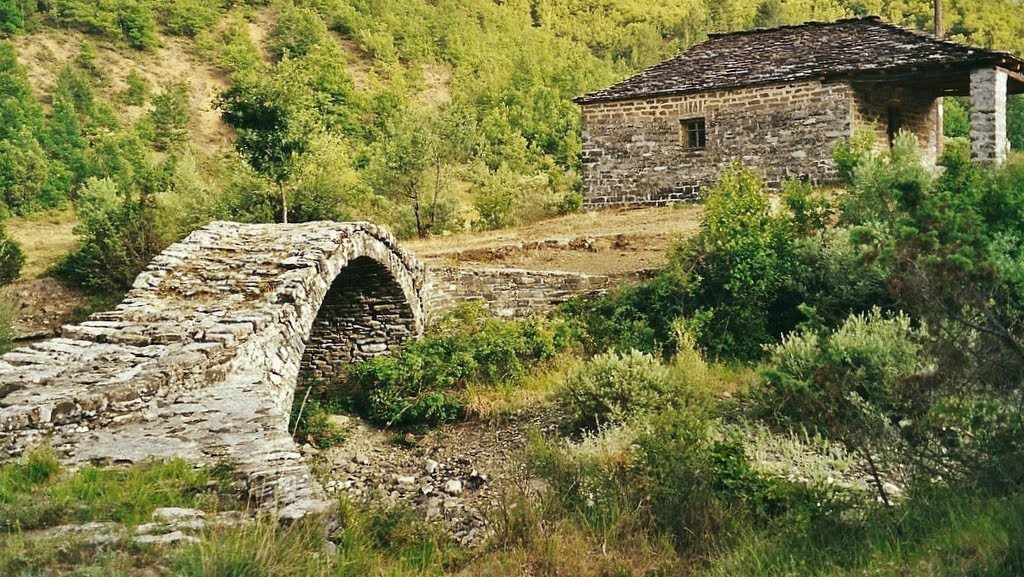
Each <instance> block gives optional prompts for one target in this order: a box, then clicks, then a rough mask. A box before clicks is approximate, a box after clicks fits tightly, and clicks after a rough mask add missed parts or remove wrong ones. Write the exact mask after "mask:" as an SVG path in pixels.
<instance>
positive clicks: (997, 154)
mask: <svg viewBox="0 0 1024 577" xmlns="http://www.w3.org/2000/svg"><path fill="white" fill-rule="evenodd" d="M1006 80H1007V74H1006V71H1005V70H1001V69H999V68H980V69H978V70H974V71H972V72H971V158H972V159H974V160H977V161H978V162H984V163H991V164H1001V163H1002V162H1004V161H1005V160H1006V149H1007V140H1006Z"/></svg>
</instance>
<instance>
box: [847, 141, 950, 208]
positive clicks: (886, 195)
mask: <svg viewBox="0 0 1024 577" xmlns="http://www.w3.org/2000/svg"><path fill="white" fill-rule="evenodd" d="M930 182H931V177H930V176H929V175H928V172H927V171H926V170H925V168H924V166H923V165H922V164H921V157H920V155H919V154H918V149H917V138H916V137H915V136H914V135H913V134H909V133H907V132H903V131H900V133H899V134H898V135H897V136H896V139H895V140H894V141H893V144H892V148H891V149H890V150H889V151H887V152H885V153H883V154H876V155H870V156H868V157H867V158H864V159H863V161H862V162H860V164H858V165H856V168H855V169H854V171H853V174H852V180H851V184H852V190H851V191H849V193H848V194H847V195H845V196H844V197H843V199H842V200H841V209H842V221H843V222H846V223H851V224H864V223H866V222H870V221H877V222H892V221H893V219H894V218H895V217H896V215H897V214H899V213H900V212H903V211H908V210H912V209H914V208H915V207H916V206H917V204H918V203H920V202H921V201H922V200H923V198H924V196H925V195H926V192H927V188H928V186H929V185H930Z"/></svg>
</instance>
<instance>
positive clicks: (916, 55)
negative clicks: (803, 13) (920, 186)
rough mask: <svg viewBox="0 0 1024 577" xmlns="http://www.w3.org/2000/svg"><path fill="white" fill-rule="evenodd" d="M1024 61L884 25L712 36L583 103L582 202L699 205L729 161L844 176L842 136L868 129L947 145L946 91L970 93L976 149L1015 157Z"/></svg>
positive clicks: (887, 137)
mask: <svg viewBox="0 0 1024 577" xmlns="http://www.w3.org/2000/svg"><path fill="white" fill-rule="evenodd" d="M1022 92H1024V62H1022V61H1021V59H1019V58H1017V57H1015V56H1013V55H1010V54H1006V53H1002V52H994V51H991V50H985V49H981V48H973V47H969V46H965V45H962V44H958V43H956V42H951V41H948V40H942V39H939V38H936V37H934V36H931V35H929V34H925V33H921V32H915V31H910V30H906V29H903V28H900V27H897V26H893V25H891V24H887V23H885V22H882V21H881V20H880V19H879V18H877V17H869V18H858V19H848V20H840V21H838V22H833V23H819V22H809V23H806V24H801V25H797V26H785V27H781V28H772V29H766V30H752V31H747V32H735V33H730V34H712V35H710V37H709V38H708V40H707V41H706V42H703V43H701V44H698V45H696V46H694V47H692V48H690V49H689V50H687V51H686V52H684V53H682V54H680V55H679V56H677V57H675V58H672V59H670V60H667V61H665V62H662V63H661V64H657V65H655V66H652V67H651V68H648V69H646V70H644V71H642V72H640V73H638V74H636V75H635V76H632V77H630V78H627V79H626V80H623V81H622V82H619V83H618V84H615V85H614V86H611V87H609V88H606V89H604V90H599V91H597V92H592V93H590V94H586V95H584V96H581V97H579V98H577V99H576V102H577V104H579V105H580V107H581V108H582V114H583V181H584V189H585V201H584V204H585V205H586V206H590V207H598V206H606V205H621V204H663V203H666V202H671V201H677V200H693V199H695V198H696V197H697V194H698V192H699V190H700V188H701V187H702V186H705V185H707V184H709V183H713V182H714V181H715V180H716V179H717V177H718V175H719V173H720V172H721V169H722V168H723V167H724V166H725V165H727V164H729V163H731V162H733V161H739V162H741V163H742V164H744V165H746V166H748V167H750V168H753V169H755V170H757V171H759V172H760V173H761V174H762V175H763V176H764V178H765V181H766V182H767V183H768V185H769V186H773V187H776V186H778V185H779V183H780V182H781V181H782V180H784V179H787V178H800V179H805V180H808V181H810V182H812V183H815V184H827V183H830V182H834V181H835V179H836V170H835V166H834V163H833V161H832V151H833V148H834V146H835V144H836V142H837V141H839V140H840V139H843V138H848V137H851V136H853V134H854V132H855V131H858V130H869V131H872V132H874V133H875V134H876V135H877V136H876V139H877V142H878V146H880V147H882V146H888V143H889V142H891V139H892V137H893V136H894V135H895V134H896V132H897V131H899V130H907V131H910V132H913V133H914V134H916V135H917V137H918V139H919V141H920V143H921V145H922V149H923V152H924V156H925V162H926V163H930V164H934V162H935V159H936V156H937V153H938V150H939V148H940V146H941V142H940V139H939V138H938V136H937V135H938V134H939V133H938V131H937V126H938V125H939V124H940V123H941V118H942V117H941V115H942V97H944V96H970V98H971V155H972V157H974V158H975V159H977V160H978V161H981V162H991V163H998V162H1002V161H1003V160H1004V159H1005V158H1006V154H1007V149H1008V144H1007V139H1006V97H1007V94H1016V93H1022Z"/></svg>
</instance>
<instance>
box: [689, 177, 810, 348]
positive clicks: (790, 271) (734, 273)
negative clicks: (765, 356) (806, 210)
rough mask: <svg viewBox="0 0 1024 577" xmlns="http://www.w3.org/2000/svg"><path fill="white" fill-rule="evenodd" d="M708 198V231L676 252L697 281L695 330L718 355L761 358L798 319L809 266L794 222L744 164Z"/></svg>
mask: <svg viewBox="0 0 1024 577" xmlns="http://www.w3.org/2000/svg"><path fill="white" fill-rule="evenodd" d="M704 203H705V214H704V220H703V222H702V223H701V231H700V233H699V234H698V235H697V237H695V238H694V239H693V241H692V242H691V243H689V244H688V245H686V246H683V247H681V248H680V250H679V253H678V254H677V255H676V257H675V258H676V259H678V260H679V262H680V264H679V266H680V267H681V268H682V269H684V270H686V271H687V273H688V274H689V275H690V276H691V278H692V279H693V281H692V282H693V284H694V286H693V289H692V290H691V292H690V294H689V295H688V299H687V304H688V306H687V308H688V309H689V310H688V311H687V312H688V316H689V317H690V327H689V330H690V331H692V332H693V334H694V335H695V336H696V337H697V342H698V343H699V344H700V345H701V346H702V347H704V348H705V349H706V350H707V351H708V353H709V354H711V355H712V356H716V357H726V358H748V359H749V358H755V357H757V356H758V355H759V354H760V352H761V345H762V344H763V343H766V342H770V341H772V340H774V339H776V338H777V337H778V335H780V334H781V333H782V332H784V331H785V330H786V329H787V328H789V327H791V326H792V324H793V323H794V322H795V321H794V309H795V305H796V304H797V303H799V300H797V299H798V298H799V297H798V290H799V286H798V280H799V277H800V275H801V274H802V271H801V270H800V262H799V259H798V258H797V255H796V251H795V243H794V239H793V234H792V231H791V225H790V223H789V221H788V219H786V218H785V217H784V216H782V215H776V214H773V213H772V211H771V210H770V208H769V204H768V197H767V195H766V193H765V192H764V190H763V188H762V184H761V181H760V180H759V179H758V178H757V177H756V176H755V175H754V174H753V173H751V172H748V171H745V170H742V169H740V168H738V167H733V168H730V169H728V170H726V171H725V172H724V173H723V174H722V177H721V180H720V181H719V183H718V184H717V185H716V186H715V187H713V188H711V189H709V190H708V191H707V192H706V193H705V195H704ZM691 303H692V304H691ZM741 327H742V328H741Z"/></svg>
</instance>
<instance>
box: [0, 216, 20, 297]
mask: <svg viewBox="0 0 1024 577" xmlns="http://www.w3.org/2000/svg"><path fill="white" fill-rule="evenodd" d="M24 264H25V253H24V251H22V250H21V245H20V244H18V241H16V240H15V239H13V238H11V237H10V236H9V235H8V234H7V231H6V230H5V229H4V228H3V226H0V286H3V285H7V284H11V283H12V282H14V281H16V280H18V277H19V276H20V275H21V267H22V265H24Z"/></svg>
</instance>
